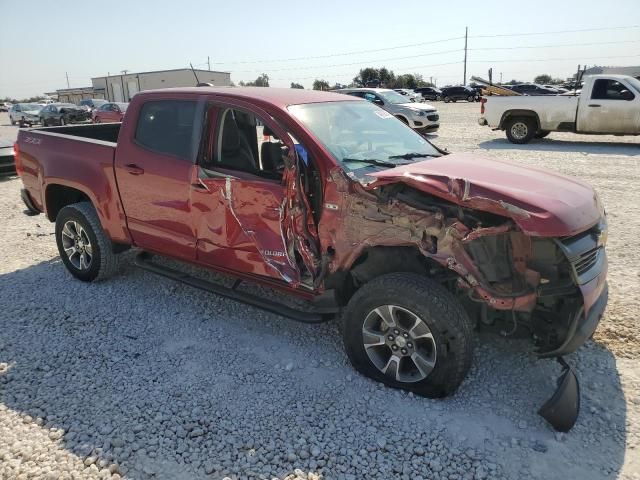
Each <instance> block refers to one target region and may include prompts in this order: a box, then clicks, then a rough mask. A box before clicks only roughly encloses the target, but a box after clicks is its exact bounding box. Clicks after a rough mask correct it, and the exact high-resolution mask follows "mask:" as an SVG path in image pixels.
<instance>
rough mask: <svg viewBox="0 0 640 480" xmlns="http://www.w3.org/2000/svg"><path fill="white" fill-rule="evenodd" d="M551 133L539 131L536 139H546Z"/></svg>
mask: <svg viewBox="0 0 640 480" xmlns="http://www.w3.org/2000/svg"><path fill="white" fill-rule="evenodd" d="M550 133H551V132H550V131H549V130H538V131H537V132H536V135H535V137H536V138H544V137H546V136H547V135H549V134H550Z"/></svg>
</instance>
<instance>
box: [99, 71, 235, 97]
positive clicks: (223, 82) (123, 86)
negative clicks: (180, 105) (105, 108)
mask: <svg viewBox="0 0 640 480" xmlns="http://www.w3.org/2000/svg"><path fill="white" fill-rule="evenodd" d="M196 76H197V81H196ZM91 83H92V84H93V91H94V98H106V99H107V100H109V101H112V102H128V101H130V100H131V98H132V97H133V96H134V95H135V94H136V93H138V92H141V91H143V90H154V89H158V88H170V87H195V86H196V84H197V83H211V84H213V85H214V86H216V87H227V86H230V85H231V74H230V73H228V72H215V71H212V70H195V75H194V72H193V71H192V70H191V69H190V68H178V69H175V70H158V71H154V72H139V73H126V74H122V75H109V76H104V77H95V78H92V79H91Z"/></svg>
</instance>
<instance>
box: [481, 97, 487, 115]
mask: <svg viewBox="0 0 640 480" xmlns="http://www.w3.org/2000/svg"><path fill="white" fill-rule="evenodd" d="M485 103H487V99H486V98H481V99H480V114H481V115H484V104H485Z"/></svg>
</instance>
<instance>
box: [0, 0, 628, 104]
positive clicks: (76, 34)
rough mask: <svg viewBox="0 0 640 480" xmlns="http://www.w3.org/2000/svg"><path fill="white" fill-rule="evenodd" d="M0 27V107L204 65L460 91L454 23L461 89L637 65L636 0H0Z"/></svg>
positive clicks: (309, 79)
mask: <svg viewBox="0 0 640 480" xmlns="http://www.w3.org/2000/svg"><path fill="white" fill-rule="evenodd" d="M0 19H2V22H1V24H0V98H3V97H6V96H8V97H14V98H23V97H28V96H32V95H38V94H42V93H44V92H50V91H54V90H56V89H59V88H66V87H67V75H68V78H69V86H71V87H83V86H90V85H91V77H97V76H104V75H107V74H108V73H111V74H114V73H116V74H117V73H120V72H121V71H122V70H128V71H130V72H141V71H148V70H164V69H173V68H183V67H188V66H189V62H191V63H193V65H194V67H196V68H207V57H209V58H210V62H211V69H212V70H218V71H226V72H230V73H231V80H232V81H233V82H235V83H236V84H237V83H238V82H239V81H240V80H244V81H248V80H253V79H255V78H256V77H257V76H258V75H259V74H261V73H266V74H267V75H269V78H270V84H271V86H280V87H288V86H289V85H290V83H291V82H298V83H301V84H303V85H304V86H305V87H306V88H310V87H311V85H312V83H313V80H314V79H316V78H320V79H324V80H327V81H328V82H329V83H331V84H333V83H336V82H337V83H345V84H347V83H349V82H350V81H351V80H352V79H353V77H355V76H356V75H357V73H358V70H359V69H360V68H364V67H367V66H373V67H382V66H386V67H387V68H389V69H391V70H393V71H394V72H395V73H396V74H401V73H419V74H422V75H423V76H424V78H425V79H426V80H429V79H433V80H434V81H435V82H436V83H437V85H438V86H444V85H449V84H460V83H462V82H463V59H464V34H465V27H468V29H469V38H468V49H469V50H468V66H467V80H468V78H469V77H470V76H472V75H479V76H481V77H487V70H488V69H489V68H490V67H492V68H493V71H494V80H495V81H499V80H500V75H501V74H502V79H503V80H504V81H505V82H506V81H509V80H511V79H516V80H519V81H532V80H533V77H535V76H536V75H538V74H542V73H548V74H550V75H552V76H553V77H559V78H566V77H569V76H571V75H572V74H573V73H575V71H576V69H577V66H578V64H582V65H584V64H588V65H590V66H592V65H608V66H627V65H639V64H640V48H639V47H640V1H639V0H609V1H607V2H603V1H602V0H582V1H581V2H578V3H576V2H572V1H560V2H541V1H537V2H509V1H504V0H503V1H493V0H482V1H477V0H474V1H467V0H457V1H456V2H454V3H452V4H450V5H449V6H447V4H446V3H445V2H437V3H436V2H427V1H421V2H415V3H413V4H411V3H408V2H405V3H398V4H395V3H394V2H389V1H388V0H387V1H377V0H368V1H367V2H353V1H352V2H348V1H342V2H338V1H331V0H326V1H323V2H319V1H307V0H297V1H290V0H281V1H269V2H267V1H262V2H255V1H251V0H246V1H243V2H238V1H234V0H228V1H226V2H221V1H214V0H208V1H202V2H198V1H193V0H173V1H168V0H156V1H148V0H128V1H122V0H109V1H108V2H96V1H87V0H84V1H73V0H56V1H40V0H0ZM621 27H622V28H621ZM629 27H631V28H629ZM554 32H555V33H554ZM561 32H563V33H561Z"/></svg>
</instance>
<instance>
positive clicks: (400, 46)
mask: <svg viewBox="0 0 640 480" xmlns="http://www.w3.org/2000/svg"><path fill="white" fill-rule="evenodd" d="M463 38H464V37H463V36H462V37H452V38H444V39H441V40H433V41H430V42H420V43H409V44H406V45H397V46H394V47H386V48H374V49H371V50H357V51H353V52H343V53H330V54H327V55H316V56H309V57H295V58H279V59H272V60H271V59H270V60H244V61H237V62H216V63H218V64H222V65H237V64H242V63H244V64H246V63H277V62H293V61H298V60H315V59H317V58H330V57H343V56H346V55H358V54H361V53H374V52H386V51H388V50H397V49H400V48H410V47H422V46H424V45H434V44H436V43H445V42H451V41H453V40H461V39H463Z"/></svg>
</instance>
